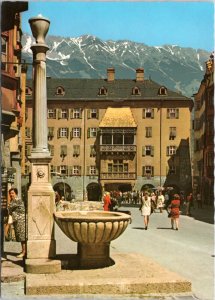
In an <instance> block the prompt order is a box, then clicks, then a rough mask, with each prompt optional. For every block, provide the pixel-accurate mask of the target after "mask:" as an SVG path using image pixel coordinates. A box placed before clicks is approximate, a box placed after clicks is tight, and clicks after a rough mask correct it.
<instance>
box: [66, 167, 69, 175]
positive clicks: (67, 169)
mask: <svg viewBox="0 0 215 300" xmlns="http://www.w3.org/2000/svg"><path fill="white" fill-rule="evenodd" d="M68 171H69V168H68V166H66V176H68Z"/></svg>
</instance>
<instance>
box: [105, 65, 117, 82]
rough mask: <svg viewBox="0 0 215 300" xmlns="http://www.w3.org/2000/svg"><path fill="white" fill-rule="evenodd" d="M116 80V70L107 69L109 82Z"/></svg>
mask: <svg viewBox="0 0 215 300" xmlns="http://www.w3.org/2000/svg"><path fill="white" fill-rule="evenodd" d="M114 79H115V69H114V68H108V69H107V81H114Z"/></svg>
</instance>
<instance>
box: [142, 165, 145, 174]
mask: <svg viewBox="0 0 215 300" xmlns="http://www.w3.org/2000/svg"><path fill="white" fill-rule="evenodd" d="M142 176H145V166H143V167H142Z"/></svg>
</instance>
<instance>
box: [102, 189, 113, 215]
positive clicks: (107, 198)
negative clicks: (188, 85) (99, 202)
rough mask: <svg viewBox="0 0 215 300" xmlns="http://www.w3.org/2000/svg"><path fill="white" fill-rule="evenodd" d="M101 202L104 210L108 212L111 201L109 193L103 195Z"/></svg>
mask: <svg viewBox="0 0 215 300" xmlns="http://www.w3.org/2000/svg"><path fill="white" fill-rule="evenodd" d="M103 201H104V206H103V207H104V210H105V211H110V208H111V199H110V193H109V192H105V193H104V197H103Z"/></svg>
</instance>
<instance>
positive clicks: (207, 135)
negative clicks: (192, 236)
mask: <svg viewBox="0 0 215 300" xmlns="http://www.w3.org/2000/svg"><path fill="white" fill-rule="evenodd" d="M194 99H195V117H194V140H195V144H194V174H193V176H194V186H193V188H194V192H195V193H198V192H200V194H201V198H202V200H203V202H204V203H206V204H213V202H214V56H213V55H211V57H210V59H209V60H208V61H207V62H206V71H205V76H204V78H203V80H202V82H201V85H200V87H199V90H198V92H197V93H196V94H195V95H194Z"/></svg>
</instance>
